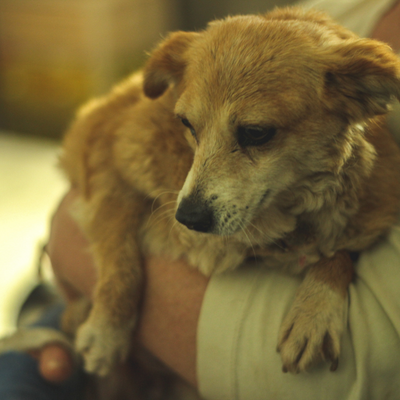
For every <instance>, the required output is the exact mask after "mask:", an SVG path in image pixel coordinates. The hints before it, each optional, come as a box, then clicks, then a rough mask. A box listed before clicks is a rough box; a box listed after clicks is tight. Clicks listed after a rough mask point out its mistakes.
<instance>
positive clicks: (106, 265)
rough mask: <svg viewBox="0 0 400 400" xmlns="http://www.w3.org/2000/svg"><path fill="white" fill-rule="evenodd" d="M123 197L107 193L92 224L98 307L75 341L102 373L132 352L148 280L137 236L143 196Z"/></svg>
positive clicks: (95, 305)
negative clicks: (144, 279) (144, 281)
mask: <svg viewBox="0 0 400 400" xmlns="http://www.w3.org/2000/svg"><path fill="white" fill-rule="evenodd" d="M122 198H123V197H122ZM120 199H121V197H118V196H115V197H113V198H105V199H103V200H102V201H101V202H100V204H99V205H98V206H97V210H96V213H95V215H94V216H93V218H92V220H91V221H90V226H89V228H88V229H87V233H88V235H89V237H90V242H91V243H92V252H93V255H94V258H95V261H96V264H97V267H98V281H97V284H96V288H95V291H94V294H93V301H92V304H93V305H92V309H91V311H90V314H89V317H88V319H87V320H86V321H85V323H84V324H83V325H82V326H81V327H80V328H79V329H78V332H77V337H76V343H75V344H76V349H77V351H78V352H79V353H80V354H82V356H83V358H84V364H85V369H86V370H87V371H88V372H91V373H97V374H99V375H106V374H107V373H108V372H109V371H110V370H111V369H112V368H113V366H114V365H115V364H116V363H118V362H120V361H122V360H124V359H125V358H126V356H127V354H128V351H129V348H130V342H131V334H132V330H133V328H134V326H135V323H136V313H137V306H138V302H139V297H140V289H141V286H142V285H141V282H142V270H141V259H140V252H139V247H138V243H137V238H136V232H137V230H138V221H139V216H140V213H141V210H140V202H137V201H134V200H135V199H130V200H131V201H130V202H124V201H121V200H120ZM136 200H137V199H136ZM105 221H107V223H106V222H105Z"/></svg>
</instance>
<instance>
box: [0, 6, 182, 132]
mask: <svg viewBox="0 0 400 400" xmlns="http://www.w3.org/2000/svg"><path fill="white" fill-rule="evenodd" d="M177 1H179V0H1V1H0V129H8V130H14V131H21V132H26V133H35V134H39V135H48V136H59V135H60V134H61V132H62V131H63V130H64V128H65V126H66V124H67V122H68V121H69V119H70V118H71V117H72V114H73V111H74V110H75V109H76V107H77V105H78V104H80V103H82V102H83V101H85V100H86V99H88V98H89V97H91V96H93V95H98V94H101V93H104V92H105V91H106V90H107V89H109V87H110V86H111V84H112V83H114V82H115V81H116V80H118V79H121V77H122V76H124V75H126V74H127V73H128V72H130V71H132V70H134V69H135V68H137V67H138V66H139V65H140V64H141V63H142V61H143V59H144V57H145V49H149V48H151V47H152V46H154V43H155V42H156V41H158V40H159V38H160V34H161V33H163V32H166V31H170V30H173V29H176V28H177V27H178V20H179V17H178V16H179V7H178V6H177Z"/></svg>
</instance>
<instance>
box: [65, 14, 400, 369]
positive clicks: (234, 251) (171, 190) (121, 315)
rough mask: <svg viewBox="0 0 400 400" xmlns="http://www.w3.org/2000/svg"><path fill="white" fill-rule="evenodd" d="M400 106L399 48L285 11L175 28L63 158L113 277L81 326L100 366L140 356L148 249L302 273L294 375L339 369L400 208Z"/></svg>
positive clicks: (197, 263)
mask: <svg viewBox="0 0 400 400" xmlns="http://www.w3.org/2000/svg"><path fill="white" fill-rule="evenodd" d="M394 98H398V99H399V98H400V62H399V60H398V58H397V57H396V56H395V55H394V54H393V53H392V51H391V50H390V49H389V47H388V46H386V45H385V44H382V43H380V42H377V41H374V40H369V39H360V38H358V37H357V36H356V35H354V34H353V33H351V32H349V31H348V30H346V29H344V28H342V27H340V26H338V25H337V24H335V23H334V22H333V21H331V20H330V19H329V18H328V17H327V16H325V15H324V14H321V13H319V12H315V11H308V12H304V11H302V10H301V9H299V8H286V9H276V10H275V11H273V12H271V13H269V14H267V15H259V16H238V17H230V18H226V19H224V20H221V21H215V22H212V23H211V24H209V26H208V28H207V29H206V30H204V31H202V32H198V33H194V32H176V33H173V34H171V35H169V36H168V37H167V38H166V39H165V40H164V41H163V42H162V43H161V44H160V45H159V46H158V47H157V48H156V49H155V50H154V52H153V53H152V54H151V56H150V58H149V60H148V63H147V65H146V67H145V69H144V71H143V73H138V74H135V75H133V76H132V77H130V78H129V79H128V80H127V81H125V82H123V83H122V84H120V85H119V86H117V87H116V88H114V89H113V90H112V91H111V93H110V94H108V95H107V96H105V97H103V98H100V99H96V100H93V101H92V102H91V103H89V104H88V105H86V106H85V107H84V108H83V109H82V110H81V111H80V112H79V114H78V116H77V119H76V121H75V123H74V124H73V125H72V127H71V129H70V130H69V132H68V133H67V135H66V137H65V142H64V146H63V154H62V158H61V163H62V166H63V168H64V170H65V171H66V172H67V174H68V177H69V179H70V181H71V183H72V185H73V186H74V187H75V188H78V189H79V191H80V193H81V194H82V196H81V199H80V201H79V204H78V205H77V212H76V214H77V218H78V219H79V221H80V222H81V224H82V226H83V229H84V231H85V232H86V235H87V237H88V238H89V241H90V243H91V246H92V247H91V250H92V252H93V255H94V257H95V260H96V263H97V266H98V269H99V279H98V284H97V287H96V291H95V294H94V298H93V307H92V310H91V312H90V315H89V317H88V319H87V320H86V321H85V322H84V323H83V324H82V326H81V327H80V328H79V330H78V332H77V340H76V344H77V349H78V351H79V352H81V353H82V354H83V355H84V358H85V364H86V369H87V370H88V371H91V372H97V373H99V374H106V373H107V372H108V371H110V369H111V368H112V367H113V366H114V364H115V363H116V362H117V361H118V360H120V359H123V358H124V357H125V356H126V354H127V352H128V349H129V343H130V338H131V332H132V330H133V328H134V326H135V320H136V313H137V303H138V301H139V299H140V292H141V290H140V289H141V285H142V267H141V264H142V258H143V257H146V255H147V254H150V253H151V254H159V255H165V257H168V258H170V259H171V260H173V259H177V258H180V257H185V258H186V259H187V261H188V263H189V264H190V265H192V266H193V267H194V268H198V269H199V270H200V271H201V272H202V273H204V274H206V275H211V274H214V273H220V272H223V271H225V270H229V269H234V268H237V267H239V266H240V265H241V264H242V263H243V262H244V261H245V260H246V259H247V258H249V257H255V258H257V260H258V262H260V263H263V264H265V265H266V266H273V267H279V268H282V269H284V270H285V271H288V272H290V273H296V274H299V273H304V276H305V277H304V281H303V283H302V284H301V286H300V288H299V290H298V293H297V296H296V299H295V301H294V304H293V307H292V309H291V310H290V311H289V313H288V315H287V317H286V319H285V320H284V321H283V325H282V329H281V333H280V336H279V339H278V349H279V351H280V352H281V356H282V360H283V368H284V370H285V371H286V370H288V371H291V372H299V371H303V370H305V369H306V368H308V367H310V366H311V365H313V364H314V363H315V362H317V361H319V360H320V359H321V358H322V359H325V360H330V361H332V367H331V368H332V369H335V368H336V366H337V359H338V356H339V352H340V336H341V333H342V331H343V327H344V324H345V320H344V314H345V312H344V310H345V305H346V293H347V287H348V285H349V283H350V281H351V279H352V275H353V272H352V262H351V259H350V257H349V252H359V251H361V250H363V249H365V248H367V247H369V246H371V245H372V244H373V243H374V242H376V241H377V240H378V239H379V238H380V237H381V236H382V235H383V234H385V232H386V231H387V230H388V229H389V227H390V226H391V224H392V223H393V222H394V221H395V218H396V216H397V214H398V211H399V201H400V200H399V199H400V152H399V149H398V147H397V146H396V144H395V142H394V140H393V139H392V137H391V136H390V134H389V133H388V131H387V130H386V128H385V120H384V117H382V115H384V114H386V113H387V112H388V110H389V104H390V102H391V101H393V100H394ZM182 122H183V123H182ZM175 214H176V218H177V219H178V220H179V221H180V222H181V223H179V222H177V221H176V219H175V218H174V215H175ZM185 225H186V226H185ZM188 228H189V229H188ZM67 314H68V311H67ZM266 323H267V321H266Z"/></svg>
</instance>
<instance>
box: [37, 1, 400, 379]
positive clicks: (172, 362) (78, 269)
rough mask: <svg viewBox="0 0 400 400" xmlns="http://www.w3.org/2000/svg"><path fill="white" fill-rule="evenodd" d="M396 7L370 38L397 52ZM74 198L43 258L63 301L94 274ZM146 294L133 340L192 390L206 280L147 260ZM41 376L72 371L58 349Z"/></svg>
mask: <svg viewBox="0 0 400 400" xmlns="http://www.w3.org/2000/svg"><path fill="white" fill-rule="evenodd" d="M399 21H400V1H398V2H397V3H395V4H394V6H393V7H392V9H390V10H389V11H388V12H387V13H386V14H385V15H384V16H383V17H382V19H381V20H380V21H379V22H378V24H377V25H376V27H375V29H374V31H373V33H372V35H371V36H372V37H373V38H376V39H379V40H382V41H385V42H387V43H389V44H390V45H391V46H392V48H393V49H394V50H395V51H399V50H400V23H399ZM75 196H76V193H73V192H70V193H68V194H67V196H66V198H65V199H64V200H63V202H62V203H61V205H60V208H59V209H58V210H57V212H56V214H55V216H54V218H53V222H52V229H51V236H50V242H49V245H48V252H49V255H50V258H51V260H52V264H53V268H54V272H55V274H56V276H57V277H58V281H59V283H60V287H61V288H62V290H63V291H64V294H65V296H66V298H67V299H71V298H73V297H74V296H76V295H77V294H78V293H84V294H86V295H88V296H90V294H91V291H92V289H93V287H94V284H95V281H96V273H95V268H94V266H93V263H92V260H91V258H90V256H89V255H88V253H86V252H85V248H86V244H87V243H86V240H85V238H84V237H83V235H82V233H81V232H80V230H79V228H78V227H77V225H76V224H75V222H74V221H73V220H72V218H71V217H70V215H69V205H70V204H71V201H72V200H73V199H74V197H75ZM145 269H146V278H147V279H146V288H145V294H144V304H143V309H142V310H141V320H140V324H139V329H138V338H139V340H140V341H141V343H142V344H143V345H145V346H146V347H147V349H148V350H150V351H151V352H152V353H153V354H155V355H156V356H157V357H158V358H159V359H161V360H162V361H163V362H164V363H165V364H167V365H169V366H170V367H171V368H172V369H174V370H175V371H176V372H177V373H178V374H180V375H181V376H182V377H183V378H184V379H186V380H187V381H188V382H189V383H191V384H192V385H194V386H195V387H197V377H196V331H197V323H198V319H199V315H200V309H201V304H202V301H203V297H204V294H205V291H206V288H207V283H208V280H207V279H206V278H205V277H204V276H202V275H201V274H200V273H198V272H196V271H195V270H192V269H190V268H188V267H187V266H186V265H185V263H184V262H183V261H179V262H175V263H170V262H168V261H167V260H164V259H160V258H150V259H148V260H147V263H146V266H145ZM37 357H38V358H39V368H40V371H41V374H42V375H43V377H44V378H46V379H47V380H48V381H50V382H54V383H56V382H61V381H63V380H64V379H67V378H68V377H69V376H70V374H71V373H72V371H73V368H72V361H71V358H70V356H69V355H68V353H66V352H65V351H64V350H63V349H62V348H60V347H58V346H55V345H51V346H48V347H46V348H44V349H43V350H42V351H41V353H40V354H39V355H37Z"/></svg>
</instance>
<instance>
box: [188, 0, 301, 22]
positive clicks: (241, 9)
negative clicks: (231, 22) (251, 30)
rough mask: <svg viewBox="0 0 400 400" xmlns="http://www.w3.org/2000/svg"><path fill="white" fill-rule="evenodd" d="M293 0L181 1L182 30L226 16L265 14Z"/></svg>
mask: <svg viewBox="0 0 400 400" xmlns="http://www.w3.org/2000/svg"><path fill="white" fill-rule="evenodd" d="M292 3H294V0H183V11H184V13H183V15H184V18H183V20H182V24H183V27H184V29H200V28H204V27H205V25H206V24H207V22H208V21H211V20H213V19H216V18H222V17H225V16H227V15H236V14H250V13H265V12H266V11H268V10H271V9H273V8H274V7H275V6H286V5H289V4H292Z"/></svg>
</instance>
